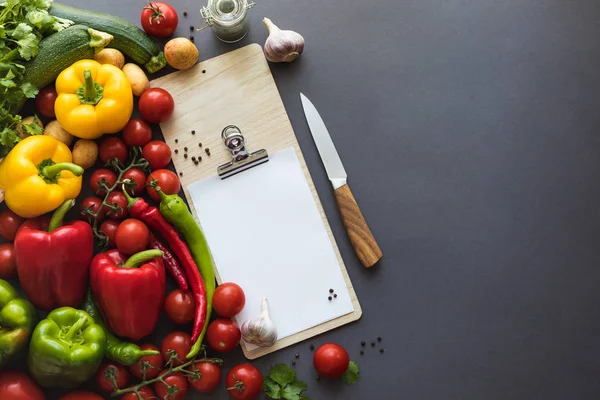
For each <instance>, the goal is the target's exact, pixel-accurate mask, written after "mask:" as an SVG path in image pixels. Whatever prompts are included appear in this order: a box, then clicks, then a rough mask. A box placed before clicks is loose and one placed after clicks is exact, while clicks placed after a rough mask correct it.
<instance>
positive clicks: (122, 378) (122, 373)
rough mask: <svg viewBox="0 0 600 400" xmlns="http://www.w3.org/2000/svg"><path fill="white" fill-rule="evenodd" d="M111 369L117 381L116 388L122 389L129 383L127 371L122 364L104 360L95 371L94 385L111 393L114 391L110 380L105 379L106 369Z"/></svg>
mask: <svg viewBox="0 0 600 400" xmlns="http://www.w3.org/2000/svg"><path fill="white" fill-rule="evenodd" d="M110 369H112V370H113V371H114V372H113V373H114V376H115V380H116V382H117V388H119V389H124V388H126V387H127V384H128V383H129V379H130V378H131V376H129V371H127V368H125V367H124V366H123V365H121V364H119V363H116V362H114V361H108V360H105V361H104V362H103V363H102V364H101V365H100V368H98V371H96V385H97V386H98V388H99V389H100V390H101V391H103V392H106V393H112V392H114V391H115V388H114V387H113V384H112V382H111V381H110V380H109V379H107V373H108V371H109V370H110Z"/></svg>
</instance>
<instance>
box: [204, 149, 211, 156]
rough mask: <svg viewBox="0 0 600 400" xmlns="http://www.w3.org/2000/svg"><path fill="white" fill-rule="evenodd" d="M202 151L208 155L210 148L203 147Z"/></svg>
mask: <svg viewBox="0 0 600 400" xmlns="http://www.w3.org/2000/svg"><path fill="white" fill-rule="evenodd" d="M204 151H205V152H206V154H207V155H209V156H210V149H209V148H208V147H207V148H206V149H204Z"/></svg>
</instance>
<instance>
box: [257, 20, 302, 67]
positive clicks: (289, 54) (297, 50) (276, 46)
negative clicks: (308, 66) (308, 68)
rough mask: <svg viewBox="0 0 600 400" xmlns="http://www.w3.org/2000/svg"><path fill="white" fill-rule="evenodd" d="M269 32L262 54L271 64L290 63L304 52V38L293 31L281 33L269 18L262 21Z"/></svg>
mask: <svg viewBox="0 0 600 400" xmlns="http://www.w3.org/2000/svg"><path fill="white" fill-rule="evenodd" d="M263 22H264V24H265V25H266V26H267V29H268V30H269V37H268V38H267V41H266V42H265V47H264V52H265V57H266V58H267V60H269V61H271V62H292V61H294V60H295V59H296V58H298V56H300V54H302V52H303V51H304V38H303V37H302V35H300V34H299V33H297V32H294V31H283V30H281V29H279V27H278V26H277V25H275V24H274V23H273V21H271V20H270V19H269V18H265V19H263Z"/></svg>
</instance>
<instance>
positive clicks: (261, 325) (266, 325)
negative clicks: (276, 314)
mask: <svg viewBox="0 0 600 400" xmlns="http://www.w3.org/2000/svg"><path fill="white" fill-rule="evenodd" d="M241 331H242V339H244V341H245V342H247V343H252V344H255V345H257V346H260V347H271V346H273V345H274V344H275V342H276V341H277V329H276V328H275V324H274V323H273V321H271V318H269V307H268V306H267V299H266V297H263V299H262V313H261V314H260V315H259V316H258V317H256V318H253V319H249V320H248V321H244V323H243V324H242V328H241Z"/></svg>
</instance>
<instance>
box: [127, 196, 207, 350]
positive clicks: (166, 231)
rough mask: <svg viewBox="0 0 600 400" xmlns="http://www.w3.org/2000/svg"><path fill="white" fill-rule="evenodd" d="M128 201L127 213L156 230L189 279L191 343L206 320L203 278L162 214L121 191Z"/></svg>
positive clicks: (177, 233) (179, 238) (175, 231)
mask: <svg viewBox="0 0 600 400" xmlns="http://www.w3.org/2000/svg"><path fill="white" fill-rule="evenodd" d="M123 193H124V194H125V196H126V197H127V201H128V202H129V206H128V207H129V213H130V215H131V216H133V217H134V218H137V219H139V220H141V221H143V222H144V223H145V224H146V225H148V226H149V227H150V228H152V229H153V230H155V231H156V232H158V233H159V234H160V235H161V236H162V237H163V238H164V239H165V240H166V241H167V243H168V244H169V246H171V250H173V253H175V256H176V257H177V258H178V259H179V262H180V263H181V266H182V267H183V269H184V270H185V273H186V275H187V277H188V279H189V285H190V287H191V289H192V293H193V295H194V304H195V310H194V312H195V316H194V325H193V328H192V338H191V344H192V345H193V344H194V343H196V341H197V340H198V337H199V336H200V333H201V332H202V328H203V327H204V323H205V322H206V304H207V303H206V287H205V286H204V280H203V279H202V276H201V275H200V271H198V266H197V265H196V262H195V261H194V258H193V257H192V254H191V253H190V249H189V248H188V247H187V244H186V243H185V242H184V241H183V240H182V239H181V237H180V236H179V232H177V230H176V229H175V228H173V226H171V224H169V222H167V220H166V219H165V218H164V217H163V216H162V214H161V213H160V211H158V208H156V207H150V205H149V204H148V203H146V201H145V200H144V199H141V198H136V199H134V198H131V196H129V194H127V191H124V192H123Z"/></svg>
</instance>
